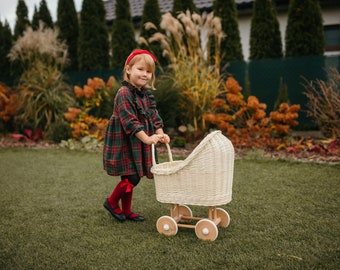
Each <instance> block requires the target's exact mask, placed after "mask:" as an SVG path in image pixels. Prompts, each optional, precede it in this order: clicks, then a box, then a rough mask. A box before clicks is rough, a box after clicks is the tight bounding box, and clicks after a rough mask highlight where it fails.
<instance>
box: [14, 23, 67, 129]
mask: <svg viewBox="0 0 340 270" xmlns="http://www.w3.org/2000/svg"><path fill="white" fill-rule="evenodd" d="M58 35H59V32H58V30H52V29H49V28H45V27H44V25H43V24H40V27H39V29H38V30H37V31H33V29H32V28H31V27H28V28H27V30H26V31H25V32H24V34H23V36H21V37H20V38H18V40H17V41H16V42H15V44H14V45H13V47H12V48H11V51H10V54H9V56H10V60H11V61H16V62H18V63H20V64H21V66H22V68H23V74H22V75H21V77H20V80H19V85H18V90H19V99H20V101H22V104H21V105H22V106H21V107H20V110H19V111H18V120H19V121H20V123H21V126H22V127H23V126H26V125H27V124H29V125H31V126H32V129H37V128H40V129H42V130H48V128H49V126H50V125H51V124H52V123H54V122H58V121H61V120H62V119H63V113H64V112H65V110H66V108H67V107H68V106H70V105H71V104H72V103H73V102H74V99H73V97H72V92H71V88H70V86H69V85H68V84H67V83H65V81H64V78H63V75H62V73H61V70H62V69H63V67H64V65H65V64H66V62H67V46H66V44H65V43H64V42H61V41H59V39H58Z"/></svg>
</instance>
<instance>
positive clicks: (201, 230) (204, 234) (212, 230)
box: [195, 219, 218, 241]
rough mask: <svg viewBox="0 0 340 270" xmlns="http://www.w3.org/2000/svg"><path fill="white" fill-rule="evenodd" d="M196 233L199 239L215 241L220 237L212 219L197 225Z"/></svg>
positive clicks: (203, 220) (204, 220)
mask: <svg viewBox="0 0 340 270" xmlns="http://www.w3.org/2000/svg"><path fill="white" fill-rule="evenodd" d="M195 233H196V235H197V237H198V238H199V239H202V240H210V241H214V240H215V239H216V238H217V236H218V229H217V226H216V224H215V223H214V222H213V221H211V220H210V219H202V220H200V221H199V222H197V223H196V226H195Z"/></svg>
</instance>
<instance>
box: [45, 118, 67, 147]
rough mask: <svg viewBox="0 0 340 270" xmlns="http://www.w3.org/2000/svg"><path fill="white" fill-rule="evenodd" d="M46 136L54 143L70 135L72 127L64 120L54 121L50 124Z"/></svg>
mask: <svg viewBox="0 0 340 270" xmlns="http://www.w3.org/2000/svg"><path fill="white" fill-rule="evenodd" d="M46 137H47V138H49V139H51V140H52V141H54V142H56V143H59V142H61V141H63V140H68V139H69V138H71V137H72V129H71V127H70V125H69V123H67V122H65V121H61V122H56V123H53V124H51V126H50V128H49V130H48V131H47V134H46Z"/></svg>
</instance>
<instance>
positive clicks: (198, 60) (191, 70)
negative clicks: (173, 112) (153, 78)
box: [141, 11, 224, 130]
mask: <svg viewBox="0 0 340 270" xmlns="http://www.w3.org/2000/svg"><path fill="white" fill-rule="evenodd" d="M146 26H147V27H150V25H146ZM160 27H161V28H162V29H163V30H164V31H165V34H163V33H160V32H157V33H155V34H154V35H153V36H152V37H150V38H149V39H148V42H149V43H152V42H155V41H158V42H160V43H161V46H162V49H163V56H167V57H168V58H169V60H170V67H171V68H172V70H173V74H172V77H173V80H174V82H175V84H176V86H177V87H178V88H179V89H180V93H181V96H182V107H183V115H184V116H185V118H187V120H188V122H189V123H184V124H192V125H193V127H194V129H195V130H199V129H201V130H204V129H205V123H204V119H203V118H202V116H203V114H204V113H205V112H207V111H208V110H209V109H210V107H211V102H212V101H213V100H214V98H215V97H216V96H217V95H218V94H219V92H220V88H221V84H222V79H221V77H220V69H219V66H220V56H219V53H220V42H221V39H222V38H223V36H224V34H223V32H222V27H221V23H220V19H219V18H216V17H214V16H213V13H210V14H206V13H204V14H203V15H202V16H201V15H199V14H196V13H193V14H191V13H190V12H189V11H187V12H185V13H184V12H182V13H180V14H178V16H177V18H174V17H173V16H172V15H171V14H170V13H165V14H163V15H162V20H161V23H160ZM212 41H213V42H215V44H214V48H215V51H214V53H215V55H214V56H213V57H212V59H214V61H210V60H211V59H210V54H211V52H210V47H211V46H210V45H211V44H210V42H212ZM141 42H143V43H145V42H144V40H141ZM212 62H213V64H212Z"/></svg>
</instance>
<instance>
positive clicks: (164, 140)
mask: <svg viewBox="0 0 340 270" xmlns="http://www.w3.org/2000/svg"><path fill="white" fill-rule="evenodd" d="M160 136H161V137H160V139H159V141H160V142H161V143H169V142H170V137H169V136H168V135H167V134H160Z"/></svg>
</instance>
